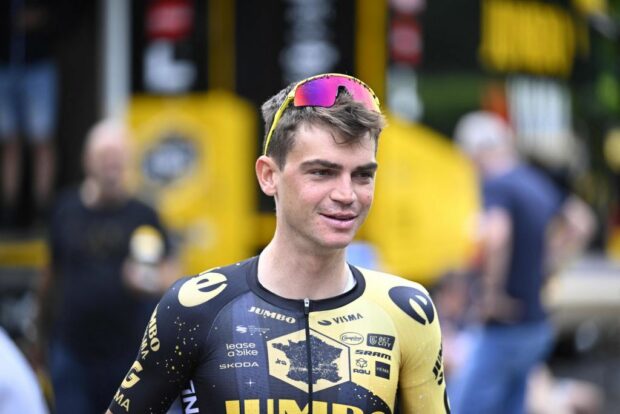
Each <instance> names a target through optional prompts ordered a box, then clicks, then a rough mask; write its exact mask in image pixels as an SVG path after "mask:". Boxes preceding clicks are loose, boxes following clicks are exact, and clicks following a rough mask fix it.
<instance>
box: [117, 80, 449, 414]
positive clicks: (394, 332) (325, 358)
mask: <svg viewBox="0 0 620 414" xmlns="http://www.w3.org/2000/svg"><path fill="white" fill-rule="evenodd" d="M262 110H263V118H264V120H265V125H266V129H265V130H266V131H267V133H266V137H265V140H264V144H263V155H261V156H260V157H259V158H258V159H257V161H256V175H257V178H258V182H259V184H260V187H261V189H262V191H263V192H265V194H267V195H269V196H273V197H274V199H275V205H276V223H277V225H276V230H275V234H274V236H273V239H272V240H271V242H270V243H269V244H268V245H267V247H266V248H265V249H264V250H263V251H262V253H261V254H260V255H259V256H257V257H254V258H250V259H248V260H246V261H243V262H240V263H237V264H234V265H231V266H226V267H221V268H216V269H212V270H209V271H206V272H203V273H201V274H199V275H197V276H194V277H192V278H186V279H182V280H180V281H179V282H177V283H176V284H175V285H174V286H173V287H172V288H171V289H170V290H169V291H168V293H167V294H166V295H165V296H164V297H163V299H162V300H161V302H160V303H159V305H158V306H157V308H156V309H155V311H154V312H153V316H152V317H151V321H150V323H149V325H148V327H147V329H146V332H145V335H144V339H143V341H142V344H141V347H140V350H139V352H138V356H137V359H136V361H135V362H134V363H133V365H132V366H131V368H130V370H129V372H128V374H127V376H126V377H125V379H124V380H123V382H122V384H121V386H120V388H119V389H118V391H117V393H116V394H115V395H114V398H113V401H112V404H111V405H110V411H109V412H110V413H114V414H120V413H150V412H166V410H167V409H168V406H169V405H170V404H171V402H172V401H173V400H174V399H175V398H176V397H177V396H180V398H181V400H182V403H183V406H184V412H186V413H227V414H240V413H253V414H258V413H265V414H267V413H269V414H275V413H314V414H319V413H320V414H327V413H334V414H335V413H342V414H344V413H394V412H395V411H396V410H400V412H401V413H424V414H433V413H447V412H449V408H448V407H449V405H448V402H447V398H446V390H445V381H444V378H443V363H442V354H441V334H440V329H439V323H438V320H437V319H438V318H437V315H436V311H435V308H434V306H433V303H432V302H431V299H430V298H429V296H428V293H427V292H426V291H425V290H424V288H422V287H421V286H420V285H418V284H416V283H413V282H410V281H407V280H404V279H401V278H399V277H396V276H392V275H389V274H384V273H379V272H374V271H369V270H366V269H361V268H357V267H354V266H351V265H349V264H347V263H346V261H345V247H346V246H347V245H348V244H349V243H351V242H352V241H353V238H354V236H355V234H356V231H357V230H358V228H359V227H360V226H361V224H362V223H363V221H364V219H365V218H366V215H367V214H368V210H369V208H370V205H371V203H372V200H373V194H374V178H375V172H376V169H377V162H376V157H375V155H376V151H377V142H378V138H379V134H380V132H381V130H382V128H383V126H384V124H385V121H384V118H383V116H382V114H381V111H380V108H379V102H378V100H377V98H376V96H375V94H374V93H373V92H372V90H371V89H370V88H369V87H368V86H366V85H365V84H364V83H362V82H361V81H359V80H358V79H355V78H352V77H350V76H346V75H340V74H325V75H319V76H315V77H312V78H308V79H305V80H302V81H301V82H298V83H295V84H292V85H289V86H288V87H287V88H285V89H284V90H282V91H280V92H279V93H278V94H276V95H275V96H274V97H272V98H271V99H269V100H268V101H267V102H266V103H265V104H264V105H263V107H262Z"/></svg>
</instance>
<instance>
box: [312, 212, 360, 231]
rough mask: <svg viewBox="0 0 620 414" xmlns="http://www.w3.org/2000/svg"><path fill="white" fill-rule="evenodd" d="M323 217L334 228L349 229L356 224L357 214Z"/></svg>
mask: <svg viewBox="0 0 620 414" xmlns="http://www.w3.org/2000/svg"><path fill="white" fill-rule="evenodd" d="M321 217H323V218H324V219H325V220H326V221H327V222H328V223H329V224H330V225H331V226H332V227H336V228H338V229H345V230H346V229H349V228H350V227H351V226H353V224H354V223H355V219H356V218H357V214H353V213H321Z"/></svg>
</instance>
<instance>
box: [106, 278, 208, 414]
mask: <svg viewBox="0 0 620 414" xmlns="http://www.w3.org/2000/svg"><path fill="white" fill-rule="evenodd" d="M188 280H191V279H187V278H184V279H181V280H179V281H177V282H176V283H175V284H174V285H173V286H172V287H171V288H170V289H169V290H168V291H167V292H166V294H165V295H164V296H163V297H162V299H161V301H160V302H159V304H158V305H157V306H156V308H155V310H154V311H153V314H152V315H151V318H150V320H149V322H148V325H147V327H146V330H145V332H144V336H143V338H142V341H141V343H140V348H139V351H138V355H137V357H136V360H135V361H134V362H133V364H132V365H131V367H130V368H129V371H128V373H127V375H126V376H125V378H124V379H123V381H122V382H121V384H120V387H119V388H118V390H117V391H116V393H115V394H114V396H113V400H112V402H111V404H110V411H111V412H112V413H114V414H122V413H130V414H133V413H140V414H142V413H165V412H166V411H167V410H168V408H169V406H170V404H171V403H172V402H173V401H174V400H175V398H176V397H177V396H178V395H179V394H180V391H181V389H182V387H183V386H184V385H185V384H186V383H187V381H188V380H189V378H190V376H191V375H192V373H193V367H195V366H196V363H197V361H198V360H199V358H200V356H201V352H202V344H201V343H200V341H199V338H203V337H204V336H205V335H203V334H202V333H201V331H202V330H203V327H202V326H200V324H199V321H198V319H197V317H196V315H194V314H193V313H192V312H188V310H189V309H190V308H185V307H183V306H182V305H181V304H180V302H179V290H180V289H181V288H182V286H183V284H184V283H186V282H187V281H188Z"/></svg>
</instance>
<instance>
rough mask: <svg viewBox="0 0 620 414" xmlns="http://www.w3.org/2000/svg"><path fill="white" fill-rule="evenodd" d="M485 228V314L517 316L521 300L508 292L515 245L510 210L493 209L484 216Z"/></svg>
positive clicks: (503, 317) (506, 317)
mask: <svg viewBox="0 0 620 414" xmlns="http://www.w3.org/2000/svg"><path fill="white" fill-rule="evenodd" d="M482 229H483V230H482V232H483V233H482V243H483V250H484V253H483V257H482V263H481V278H482V280H481V284H482V303H481V309H480V311H481V317H482V318H483V319H485V320H488V319H495V320H503V321H509V320H512V319H514V318H515V317H516V316H517V315H516V313H517V312H518V303H517V302H516V301H515V300H513V299H511V298H510V297H508V295H507V294H506V275H507V272H508V266H509V263H510V256H511V248H512V220H511V219H510V215H509V213H508V211H506V210H505V209H503V208H499V207H492V208H490V209H489V210H488V211H487V212H486V213H485V214H484V216H483V225H482Z"/></svg>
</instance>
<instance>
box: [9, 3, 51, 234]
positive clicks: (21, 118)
mask: <svg viewBox="0 0 620 414" xmlns="http://www.w3.org/2000/svg"><path fill="white" fill-rule="evenodd" d="M53 5H54V2H52V1H49V0H8V1H4V2H1V5H0V39H2V41H1V42H0V143H2V147H3V148H2V150H3V151H2V199H3V208H2V221H3V222H4V223H2V224H4V225H5V226H12V225H15V224H16V220H17V218H18V214H17V213H18V203H19V195H20V194H19V189H20V184H21V181H22V180H21V174H22V165H21V162H22V153H21V146H22V145H25V144H26V142H27V143H28V145H29V146H31V147H32V150H33V158H32V160H31V162H30V164H31V165H32V167H33V174H32V175H33V179H34V180H33V185H32V190H33V196H34V203H35V207H36V209H37V212H38V214H39V215H42V214H44V211H45V210H46V208H47V207H48V203H49V201H50V196H51V192H52V186H53V180H54V176H55V155H54V146H53V145H54V143H53V137H54V134H55V129H56V118H57V89H58V85H57V82H58V81H57V67H56V63H55V62H54V59H53V56H52V46H53V38H54V34H55V30H56V21H55V15H54V11H55V10H54V7H53ZM38 218H41V217H38Z"/></svg>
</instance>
